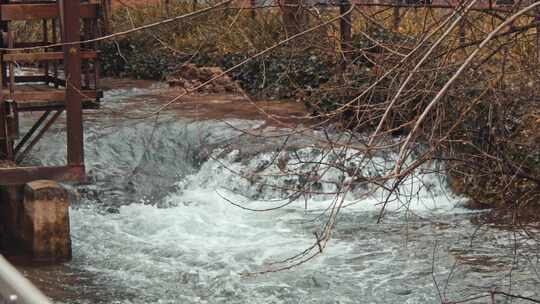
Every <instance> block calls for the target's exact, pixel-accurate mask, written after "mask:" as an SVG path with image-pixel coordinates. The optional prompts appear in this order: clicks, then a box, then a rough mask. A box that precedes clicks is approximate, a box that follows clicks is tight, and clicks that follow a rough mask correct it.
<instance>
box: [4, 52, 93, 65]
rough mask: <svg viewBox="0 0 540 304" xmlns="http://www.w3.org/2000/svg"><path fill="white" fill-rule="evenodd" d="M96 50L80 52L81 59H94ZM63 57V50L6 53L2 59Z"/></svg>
mask: <svg viewBox="0 0 540 304" xmlns="http://www.w3.org/2000/svg"><path fill="white" fill-rule="evenodd" d="M97 55H98V52H97V51H83V52H81V59H96V58H97ZM62 59H64V52H40V53H8V54H5V55H4V61H17V62H29V63H31V62H39V61H51V60H62Z"/></svg>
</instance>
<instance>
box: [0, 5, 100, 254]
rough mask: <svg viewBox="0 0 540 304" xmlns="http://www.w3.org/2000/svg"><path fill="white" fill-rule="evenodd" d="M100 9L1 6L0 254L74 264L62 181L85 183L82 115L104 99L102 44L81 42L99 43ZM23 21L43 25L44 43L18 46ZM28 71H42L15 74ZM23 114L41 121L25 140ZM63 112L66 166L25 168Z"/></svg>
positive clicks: (25, 43)
mask: <svg viewBox="0 0 540 304" xmlns="http://www.w3.org/2000/svg"><path fill="white" fill-rule="evenodd" d="M100 7H101V6H100V4H99V3H92V2H84V3H81V2H80V1H78V0H58V1H40V2H35V1H17V2H12V1H11V0H0V31H1V32H2V33H1V35H0V47H1V51H0V63H1V67H0V253H5V252H7V253H13V254H17V255H24V256H29V257H31V258H32V259H33V260H38V261H51V262H52V261H62V260H67V259H70V258H71V241H70V236H69V214H68V211H69V200H68V195H67V191H66V190H65V189H64V188H63V187H62V186H61V185H60V184H58V183H57V181H71V182H82V181H84V180H85V166H84V147H83V118H82V112H83V109H85V108H95V107H97V106H98V103H97V102H98V101H99V98H100V97H101V92H100V90H99V62H98V58H97V51H96V50H95V47H96V45H95V43H84V44H80V43H78V41H84V40H89V39H93V38H96V37H97V36H98V32H99V23H98V19H99V18H100V15H101V13H100ZM36 21H37V22H36ZM16 22H18V23H16ZM21 22H22V23H24V22H33V23H34V24H36V23H37V24H39V23H41V40H40V41H20V39H17V37H15V33H16V27H17V26H20V24H21ZM29 64H30V65H32V66H33V67H36V66H37V67H38V69H37V70H36V72H35V73H32V74H31V75H25V74H21V73H19V72H18V71H17V69H16V68H15V66H16V65H29ZM23 112H37V113H39V115H38V116H35V117H36V118H37V120H36V121H35V123H34V125H33V126H32V127H31V128H30V129H29V130H28V131H27V132H26V133H24V134H21V132H20V128H19V116H20V114H21V113H23ZM64 112H65V115H66V133H67V147H66V149H67V160H66V164H65V165H62V166H33V167H32V166H23V165H22V164H23V163H24V159H25V157H26V156H27V155H28V153H29V152H30V151H31V150H32V148H33V147H34V146H35V145H36V144H37V143H38V142H39V141H40V140H41V139H42V138H43V137H44V135H45V134H46V132H47V130H48V129H49V128H50V127H51V126H52V125H53V124H54V123H55V122H56V120H57V119H58V118H59V117H60V116H61V115H62V113H64ZM32 117H34V116H32ZM21 135H22V136H21ZM15 143H16V144H15Z"/></svg>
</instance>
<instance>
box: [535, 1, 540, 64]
mask: <svg viewBox="0 0 540 304" xmlns="http://www.w3.org/2000/svg"><path fill="white" fill-rule="evenodd" d="M534 20H535V21H536V22H540V7H538V6H537V7H536V17H535V18H534ZM536 59H537V62H538V64H539V65H540V25H537V26H536Z"/></svg>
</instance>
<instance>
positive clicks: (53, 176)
mask: <svg viewBox="0 0 540 304" xmlns="http://www.w3.org/2000/svg"><path fill="white" fill-rule="evenodd" d="M39 179H49V180H54V181H73V182H85V181H86V174H85V168H84V166H54V167H8V168H0V185H2V186H8V185H24V184H26V183H29V182H31V181H35V180H39Z"/></svg>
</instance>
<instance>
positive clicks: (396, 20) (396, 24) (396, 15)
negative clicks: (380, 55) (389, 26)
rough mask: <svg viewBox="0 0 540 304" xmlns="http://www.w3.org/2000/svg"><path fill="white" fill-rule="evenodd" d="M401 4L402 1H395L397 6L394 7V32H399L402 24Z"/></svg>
mask: <svg viewBox="0 0 540 304" xmlns="http://www.w3.org/2000/svg"><path fill="white" fill-rule="evenodd" d="M399 3H400V1H399V0H395V3H394V4H395V6H394V11H393V16H392V17H393V18H392V20H393V28H394V31H398V30H399V24H400V22H401V17H400V15H399V14H400V12H399Z"/></svg>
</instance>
